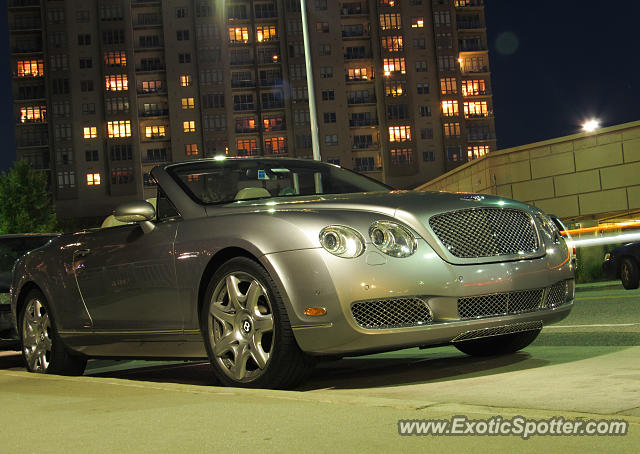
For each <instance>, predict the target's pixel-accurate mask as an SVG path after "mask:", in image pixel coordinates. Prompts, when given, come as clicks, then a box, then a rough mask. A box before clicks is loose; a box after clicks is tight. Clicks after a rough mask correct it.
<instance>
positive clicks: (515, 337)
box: [454, 330, 540, 356]
mask: <svg viewBox="0 0 640 454" xmlns="http://www.w3.org/2000/svg"><path fill="white" fill-rule="evenodd" d="M538 334H540V330H535V331H524V332H522V333H513V334H504V335H502V336H492V337H485V338H482V339H473V340H468V341H462V342H456V343H455V344H454V345H455V347H456V348H457V349H458V350H460V351H461V352H463V353H466V354H467V355H471V356H497V355H507V354H509V353H515V352H517V351H518V350H522V349H523V348H525V347H526V346H528V345H529V344H531V342H533V341H534V340H535V339H536V337H538Z"/></svg>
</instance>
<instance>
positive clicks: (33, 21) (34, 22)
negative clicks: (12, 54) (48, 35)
mask: <svg viewBox="0 0 640 454" xmlns="http://www.w3.org/2000/svg"><path fill="white" fill-rule="evenodd" d="M41 28H42V24H41V22H40V18H39V17H33V18H23V19H22V20H20V21H14V22H13V23H12V24H9V31H12V32H14V31H27V30H40V29H41Z"/></svg>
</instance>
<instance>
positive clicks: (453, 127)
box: [443, 123, 461, 137]
mask: <svg viewBox="0 0 640 454" xmlns="http://www.w3.org/2000/svg"><path fill="white" fill-rule="evenodd" d="M443 126H444V135H445V137H460V134H461V132H460V123H445V124H444V125H443Z"/></svg>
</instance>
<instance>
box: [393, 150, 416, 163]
mask: <svg viewBox="0 0 640 454" xmlns="http://www.w3.org/2000/svg"><path fill="white" fill-rule="evenodd" d="M391 164H393V165H409V164H413V150H412V149H411V148H396V149H392V150H391Z"/></svg>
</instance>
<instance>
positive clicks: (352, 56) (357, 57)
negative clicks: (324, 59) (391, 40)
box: [344, 52, 372, 60]
mask: <svg viewBox="0 0 640 454" xmlns="http://www.w3.org/2000/svg"><path fill="white" fill-rule="evenodd" d="M366 58H372V55H371V52H365V53H362V54H344V59H345V60H362V59H366Z"/></svg>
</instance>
